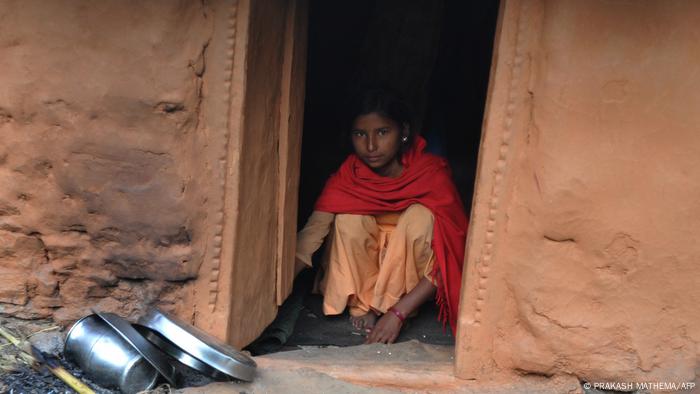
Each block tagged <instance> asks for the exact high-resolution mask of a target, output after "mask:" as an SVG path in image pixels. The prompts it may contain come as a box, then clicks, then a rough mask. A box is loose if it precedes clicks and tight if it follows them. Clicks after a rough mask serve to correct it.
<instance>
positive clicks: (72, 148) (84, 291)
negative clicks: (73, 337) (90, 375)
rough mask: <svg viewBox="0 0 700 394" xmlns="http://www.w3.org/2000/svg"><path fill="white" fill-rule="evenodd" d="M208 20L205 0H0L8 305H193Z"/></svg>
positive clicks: (0, 178)
mask: <svg viewBox="0 0 700 394" xmlns="http://www.w3.org/2000/svg"><path fill="white" fill-rule="evenodd" d="M210 34H211V22H210V21H209V19H208V17H207V14H206V9H205V8H203V6H202V4H200V2H195V1H188V0H182V1H145V2H142V1H117V0H115V1H99V2H92V1H39V0H37V1H24V0H22V1H12V0H3V1H1V2H0V70H2V72H0V185H2V187H0V278H2V280H0V313H2V314H10V315H15V316H19V317H25V318H39V317H51V316H53V317H54V318H56V319H57V320H58V321H64V322H67V321H71V320H72V319H75V318H77V317H80V316H81V315H83V314H85V313H87V312H88V308H90V307H97V308H100V309H107V310H112V311H116V312H118V313H121V314H122V315H127V316H129V315H131V314H133V313H134V312H135V311H137V309H138V308H140V307H141V306H142V305H144V304H147V303H156V304H159V305H161V306H163V307H164V308H166V309H168V310H175V311H176V312H178V313H180V314H183V313H191V309H192V308H191V304H192V300H191V298H192V293H193V288H194V286H193V283H192V280H193V278H195V277H196V276H197V272H198V270H199V267H200V264H201V263H202V255H201V253H202V252H201V251H202V250H203V249H204V248H203V247H202V245H201V243H202V240H201V236H200V234H202V232H201V231H197V230H198V226H201V225H202V223H203V222H202V217H203V215H204V212H202V208H201V207H202V206H203V203H204V200H203V193H202V190H203V188H204V186H205V185H203V183H204V182H205V180H203V179H202V178H206V173H205V169H204V168H203V166H204V165H203V164H202V163H203V160H201V159H200V157H199V155H200V154H201V152H200V151H199V150H198V149H200V148H197V147H201V146H203V145H204V144H203V143H202V141H203V139H204V138H205V136H202V135H199V134H198V132H199V130H200V129H201V126H200V125H199V117H200V111H199V109H200V108H199V107H200V102H201V97H202V74H203V72H204V52H205V48H206V45H207V42H208V39H209V35H210Z"/></svg>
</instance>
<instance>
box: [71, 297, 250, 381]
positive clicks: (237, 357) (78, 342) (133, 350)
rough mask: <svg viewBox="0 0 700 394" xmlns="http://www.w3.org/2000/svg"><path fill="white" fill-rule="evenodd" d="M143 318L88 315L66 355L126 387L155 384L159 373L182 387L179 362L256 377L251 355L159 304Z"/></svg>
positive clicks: (96, 377)
mask: <svg viewBox="0 0 700 394" xmlns="http://www.w3.org/2000/svg"><path fill="white" fill-rule="evenodd" d="M138 322H139V324H134V325H132V324H130V323H129V322H128V321H126V320H124V319H122V318H121V317H119V316H117V315H115V314H112V313H101V312H96V313H95V314H94V315H90V316H86V317H84V318H82V319H80V320H79V321H77V322H76V323H75V324H74V325H73V327H72V328H71V329H70V331H69V332H68V334H67V336H66V346H65V349H66V350H65V354H66V357H67V358H68V359H70V360H72V361H74V362H75V363H76V364H77V365H78V366H79V367H80V368H81V369H83V371H84V372H85V373H86V374H87V376H88V377H90V378H91V379H92V380H93V381H95V382H96V383H98V384H100V385H102V386H104V387H109V388H116V389H119V390H120V391H122V392H124V393H137V392H140V391H143V390H148V389H151V388H153V387H154V386H155V385H156V383H157V381H158V379H159V376H162V377H163V378H164V379H165V380H166V381H167V382H168V383H170V385H171V386H173V387H177V386H178V380H179V377H178V374H177V369H176V368H175V367H174V365H176V364H178V363H182V364H184V365H186V366H188V367H191V368H194V369H195V370H197V371H199V372H200V373H202V374H204V375H206V376H208V377H210V378H212V379H216V380H230V379H240V380H246V381H250V380H252V379H253V377H254V375H255V368H256V364H255V362H254V361H253V360H252V359H251V358H250V357H247V356H246V355H244V354H242V353H240V352H239V351H238V350H236V349H234V348H233V347H231V346H228V345H226V344H224V343H222V342H221V341H219V340H217V339H216V338H213V337H212V336H210V335H208V334H207V333H205V332H204V331H201V330H199V329H197V328H196V327H194V326H192V325H190V324H188V323H185V322H183V321H181V320H179V319H177V318H175V317H172V316H169V315H167V314H165V313H164V312H162V311H160V310H158V309H156V308H152V309H149V310H148V312H147V313H146V314H145V315H143V316H142V317H141V318H140V319H139V320H138ZM166 354H168V355H170V356H171V357H172V358H170V357H168V356H166ZM175 360H177V361H175Z"/></svg>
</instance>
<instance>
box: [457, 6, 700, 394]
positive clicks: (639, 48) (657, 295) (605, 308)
mask: <svg viewBox="0 0 700 394" xmlns="http://www.w3.org/2000/svg"><path fill="white" fill-rule="evenodd" d="M699 16H700V4H698V3H696V2H686V1H645V2H610V1H593V0H592V1H555V0H552V1H548V0H547V1H528V0H523V1H505V3H504V4H503V10H502V15H501V22H502V24H501V28H500V33H499V37H498V38H497V45H498V49H497V51H498V52H497V53H498V55H497V57H496V59H497V60H498V61H497V64H495V66H494V69H493V74H492V75H493V79H492V87H491V93H490V97H489V106H488V109H487V112H488V114H487V117H486V124H485V135H484V139H483V143H482V151H481V162H480V170H479V175H478V178H479V183H478V185H477V187H478V190H477V195H476V199H475V203H474V210H473V217H472V227H471V232H472V233H471V234H470V240H469V244H468V246H469V250H468V264H469V267H468V270H467V277H466V280H465V286H466V292H465V294H464V297H463V299H462V304H461V310H462V311H461V313H462V314H461V323H462V326H461V332H460V336H459V340H458V359H459V361H458V368H457V372H458V374H459V375H460V376H462V377H478V376H495V375H498V374H502V373H513V372H518V373H535V374H543V375H552V374H561V373H564V374H574V375H576V376H578V377H579V378H580V379H583V380H588V381H592V382H601V381H621V382H629V381H647V382H648V381H651V382H689V381H693V380H695V379H697V374H698V367H699V365H700V364H699V362H698V360H699V359H700V358H699V356H700V314H699V313H698V304H699V303H700V288H699V287H698V285H697V284H698V281H697V277H698V274H700V266H698V260H699V259H700V245H699V244H698V242H697V240H696V238H697V233H698V231H699V230H700V210H699V209H698V203H697V201H698V199H700V134H698V130H697V129H698V125H699V124H700V113H698V111H697V108H698V107H699V106H700V95H698V93H697V92H698V91H699V90H700V75H698V73H697V72H695V69H696V67H695V64H697V62H698V60H700V58H699V56H700V40H698V38H699V37H698V33H697V26H698V23H700V19H699Z"/></svg>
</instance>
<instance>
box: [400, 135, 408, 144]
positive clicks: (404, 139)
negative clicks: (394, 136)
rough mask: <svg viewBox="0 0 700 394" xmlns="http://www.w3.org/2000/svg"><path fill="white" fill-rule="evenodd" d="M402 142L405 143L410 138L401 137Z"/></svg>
mask: <svg viewBox="0 0 700 394" xmlns="http://www.w3.org/2000/svg"><path fill="white" fill-rule="evenodd" d="M401 141H402V142H404V143H405V142H406V141H408V137H406V136H405V135H404V136H403V137H401Z"/></svg>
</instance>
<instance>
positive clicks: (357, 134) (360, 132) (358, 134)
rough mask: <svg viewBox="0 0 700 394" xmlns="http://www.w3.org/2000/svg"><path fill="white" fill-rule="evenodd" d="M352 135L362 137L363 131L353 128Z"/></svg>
mask: <svg viewBox="0 0 700 394" xmlns="http://www.w3.org/2000/svg"><path fill="white" fill-rule="evenodd" d="M352 136H353V137H364V136H365V132H364V131H360V130H353V132H352Z"/></svg>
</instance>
